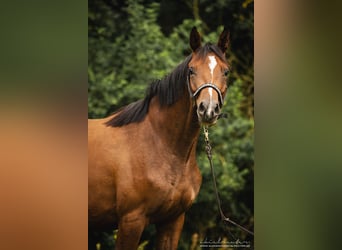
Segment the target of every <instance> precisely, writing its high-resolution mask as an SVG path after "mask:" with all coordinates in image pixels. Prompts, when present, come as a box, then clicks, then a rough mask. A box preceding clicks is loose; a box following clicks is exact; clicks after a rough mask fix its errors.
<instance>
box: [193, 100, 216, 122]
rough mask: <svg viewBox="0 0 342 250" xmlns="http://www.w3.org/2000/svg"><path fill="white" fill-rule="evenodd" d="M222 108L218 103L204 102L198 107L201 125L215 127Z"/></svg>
mask: <svg viewBox="0 0 342 250" xmlns="http://www.w3.org/2000/svg"><path fill="white" fill-rule="evenodd" d="M220 112H221V108H220V105H219V103H218V102H216V101H211V102H209V101H208V100H203V101H201V102H200V104H199V105H198V107H197V116H198V120H199V122H200V123H203V124H204V125H214V124H215V123H216V121H217V119H218V118H219V115H220Z"/></svg>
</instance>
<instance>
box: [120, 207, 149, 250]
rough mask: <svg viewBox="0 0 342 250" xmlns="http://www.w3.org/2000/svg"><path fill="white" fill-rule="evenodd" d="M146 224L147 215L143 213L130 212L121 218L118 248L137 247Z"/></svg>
mask: <svg viewBox="0 0 342 250" xmlns="http://www.w3.org/2000/svg"><path fill="white" fill-rule="evenodd" d="M145 226H146V217H145V216H144V215H142V214H141V213H129V214H126V215H124V216H122V217H121V218H120V221H119V230H118V237H117V240H116V244H115V249H116V250H121V249H132V250H133V249H137V248H138V245H139V241H140V237H141V234H142V232H143V230H144V228H145Z"/></svg>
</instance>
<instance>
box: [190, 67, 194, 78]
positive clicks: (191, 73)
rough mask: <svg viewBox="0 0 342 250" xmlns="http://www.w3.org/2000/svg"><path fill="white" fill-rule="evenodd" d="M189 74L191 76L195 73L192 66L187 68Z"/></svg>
mask: <svg viewBox="0 0 342 250" xmlns="http://www.w3.org/2000/svg"><path fill="white" fill-rule="evenodd" d="M189 74H190V75H191V76H192V75H194V74H195V71H194V68H193V67H190V68H189Z"/></svg>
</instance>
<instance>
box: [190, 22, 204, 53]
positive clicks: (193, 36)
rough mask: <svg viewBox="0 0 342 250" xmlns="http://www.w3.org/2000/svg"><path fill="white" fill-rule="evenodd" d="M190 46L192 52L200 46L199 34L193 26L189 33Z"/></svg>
mask: <svg viewBox="0 0 342 250" xmlns="http://www.w3.org/2000/svg"><path fill="white" fill-rule="evenodd" d="M190 47H191V49H192V51H193V52H195V51H196V50H197V49H198V48H199V47H201V36H200V34H199V33H198V31H197V28H196V27H193V28H192V30H191V33H190Z"/></svg>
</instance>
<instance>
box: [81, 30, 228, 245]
mask: <svg viewBox="0 0 342 250" xmlns="http://www.w3.org/2000/svg"><path fill="white" fill-rule="evenodd" d="M196 32H197V31H196ZM195 35H196V37H195V38H197V39H199V36H197V35H198V33H197V34H195ZM192 36H193V34H192ZM221 36H222V35H221ZM196 42H198V41H197V40H196V39H195V43H196ZM190 44H191V45H192V49H193V51H195V50H196V48H194V47H196V46H197V45H198V44H197V45H196V46H195V45H194V42H191V41H190ZM199 45H200V44H199ZM194 55H195V54H194ZM194 55H192V57H189V58H188V59H187V60H186V61H185V62H184V63H183V64H181V65H180V66H178V68H177V69H176V70H175V72H173V73H172V74H171V75H170V77H169V78H166V80H164V81H162V82H160V83H159V82H157V83H156V84H154V85H152V86H151V89H150V94H148V95H147V97H146V98H145V99H144V100H143V101H142V102H137V103H134V104H132V105H131V106H127V107H126V108H124V109H122V110H120V111H118V112H117V113H115V114H114V115H112V116H110V117H108V118H104V119H94V120H89V123H88V169H89V170H88V171H89V182H88V183H89V184H88V185H89V186H88V189H89V195H88V198H89V208H88V210H89V226H90V227H92V228H98V229H101V228H106V227H113V226H115V225H117V226H118V228H119V231H118V238H117V242H116V248H117V249H136V248H137V246H138V243H139V240H140V236H141V233H142V231H143V230H144V228H145V227H146V225H148V224H150V223H152V224H156V228H157V249H166V250H167V249H176V248H177V244H178V240H179V237H180V234H181V230H182V227H183V223H184V214H185V212H186V211H187V210H188V209H189V208H190V206H191V204H192V203H193V201H194V199H195V197H196V196H197V194H198V192H199V189H200V185H201V178H202V177H201V174H200V171H199V168H198V165H197V163H196V145H197V139H198V136H199V131H200V122H199V116H201V121H207V122H208V123H214V122H215V121H216V119H217V117H218V113H217V112H216V111H217V106H218V104H217V102H216V103H215V102H214V101H213V100H212V99H214V97H215V99H216V100H218V97H219V95H221V92H220V90H219V88H218V87H217V86H213V87H214V88H215V89H218V90H216V91H217V92H219V93H216V95H215V94H213V91H212V89H211V88H210V86H212V85H208V88H209V90H211V92H210V91H208V93H209V94H210V96H209V97H208V98H209V99H208V100H209V101H207V102H205V105H204V104H203V102H204V101H203V96H205V93H199V96H198V97H197V99H198V100H196V101H199V102H200V103H201V105H202V106H206V109H204V108H203V107H202V110H201V112H199V111H198V110H197V105H198V104H196V103H195V100H194V98H191V97H190V96H191V95H189V91H190V92H191V91H192V89H191V87H192V86H191V85H189V84H190V82H187V80H188V68H189V65H190V60H191V61H195V62H196V60H194V57H195V56H194ZM210 55H211V56H213V55H214V53H212V52H211V54H210ZM195 59H196V58H195ZM207 60H208V59H207ZM221 63H222V64H223V63H224V62H221ZM202 64H203V63H202ZM195 66H196V65H194V67H195ZM213 69H214V68H213V67H212V68H208V71H209V72H211V75H209V76H202V77H204V78H208V79H209V78H211V80H212V79H213V76H214V75H213ZM204 80H205V81H207V82H208V81H209V80H207V79H204ZM221 82H223V81H221ZM174 85H177V87H175V86H174ZM170 87H172V91H173V92H172V91H171V90H170V91H171V92H172V93H171V92H170V93H171V94H170V93H169V92H167V91H168V90H169V88H170ZM195 87H196V86H195ZM221 88H222V89H223V91H224V92H225V87H224V86H221ZM215 89H214V90H215ZM178 92H179V93H178ZM199 92H200V91H199ZM201 92H203V91H201ZM224 95H225V93H224ZM224 95H223V96H224ZM163 98H166V99H165V100H164V99H163ZM204 99H205V98H204ZM201 105H200V106H201ZM210 105H211V106H210ZM208 110H210V112H209V111H208ZM127 117H129V119H127ZM121 118H122V119H121ZM125 119H126V120H125Z"/></svg>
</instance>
